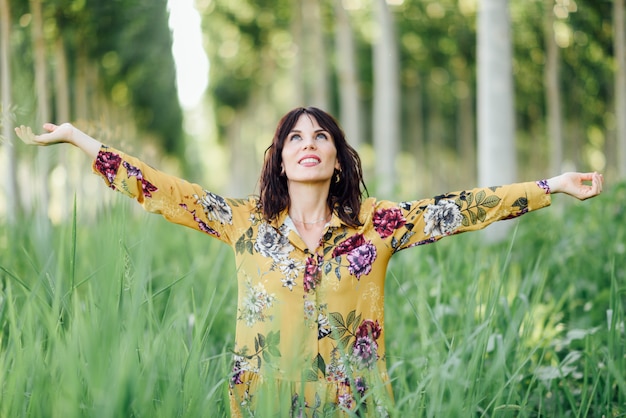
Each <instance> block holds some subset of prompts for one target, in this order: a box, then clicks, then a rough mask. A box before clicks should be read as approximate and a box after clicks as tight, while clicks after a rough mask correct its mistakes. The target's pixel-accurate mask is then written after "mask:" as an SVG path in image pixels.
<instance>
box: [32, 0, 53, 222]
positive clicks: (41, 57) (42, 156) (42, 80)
mask: <svg viewBox="0 0 626 418" xmlns="http://www.w3.org/2000/svg"><path fill="white" fill-rule="evenodd" d="M30 9H31V13H32V16H33V20H32V22H31V32H32V38H33V40H32V43H33V58H34V63H33V65H34V71H35V92H36V98H37V111H36V115H35V125H36V126H41V125H42V124H43V123H44V122H48V121H50V120H51V115H52V112H51V111H50V94H51V91H50V87H49V86H50V84H49V83H48V59H47V52H46V50H47V48H46V40H45V38H44V30H43V27H44V18H43V6H42V3H41V0H30ZM37 159H38V162H37V169H38V171H39V172H40V174H41V175H42V177H43V178H47V176H48V174H49V172H50V170H51V167H52V166H53V162H52V150H50V149H44V150H42V151H41V152H39V153H38V154H37ZM37 196H38V197H39V199H40V200H39V202H38V206H37V209H38V212H39V215H40V216H42V217H44V218H45V217H47V216H48V206H49V202H50V192H49V188H48V184H47V182H42V183H41V185H40V187H39V190H37Z"/></svg>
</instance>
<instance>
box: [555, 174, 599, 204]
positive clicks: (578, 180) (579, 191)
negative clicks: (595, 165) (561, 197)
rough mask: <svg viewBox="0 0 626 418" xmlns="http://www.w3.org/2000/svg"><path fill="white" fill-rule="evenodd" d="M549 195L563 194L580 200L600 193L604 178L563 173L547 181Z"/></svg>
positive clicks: (594, 175)
mask: <svg viewBox="0 0 626 418" xmlns="http://www.w3.org/2000/svg"><path fill="white" fill-rule="evenodd" d="M589 183H590V184H589ZM547 184H548V187H549V188H550V192H551V193H565V194H568V195H570V196H573V197H575V198H577V199H580V200H585V199H589V198H591V197H594V196H597V195H599V194H600V193H601V192H602V186H603V184H604V177H603V176H602V174H599V173H595V172H594V173H563V174H561V175H559V176H556V177H552V178H551V179H548V180H547Z"/></svg>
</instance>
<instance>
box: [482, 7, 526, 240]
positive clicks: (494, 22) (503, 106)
mask: <svg viewBox="0 0 626 418" xmlns="http://www.w3.org/2000/svg"><path fill="white" fill-rule="evenodd" d="M477 26H478V62H477V66H478V106H477V108H478V181H479V184H480V185H481V186H497V185H500V184H507V183H513V182H515V181H516V172H517V167H516V161H515V118H514V105H513V104H514V100H513V97H514V93H513V68H512V62H513V61H512V46H511V43H512V42H511V30H510V19H509V8H508V0H482V1H481V2H480V7H479V11H478V25H477ZM510 226H511V223H510V222H501V223H499V225H494V226H491V227H490V228H489V232H488V236H489V238H490V239H493V240H499V239H503V238H504V236H505V235H506V234H507V233H508V230H509V229H510Z"/></svg>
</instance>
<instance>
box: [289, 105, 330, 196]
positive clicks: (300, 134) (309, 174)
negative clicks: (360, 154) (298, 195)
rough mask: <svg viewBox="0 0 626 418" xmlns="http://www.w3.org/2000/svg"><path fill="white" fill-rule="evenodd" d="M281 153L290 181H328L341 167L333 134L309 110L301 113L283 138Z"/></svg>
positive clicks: (310, 182)
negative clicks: (309, 113)
mask: <svg viewBox="0 0 626 418" xmlns="http://www.w3.org/2000/svg"><path fill="white" fill-rule="evenodd" d="M281 155H282V160H283V162H282V169H283V170H284V173H285V175H286V176H287V180H288V181H289V182H300V183H309V184H315V183H329V182H330V180H331V179H332V177H333V172H334V170H335V169H337V170H339V169H340V166H339V161H338V160H337V148H335V142H334V140H333V138H332V137H331V136H330V133H328V132H327V131H325V130H324V129H322V128H321V127H320V126H319V124H318V123H317V120H315V118H314V117H313V116H311V115H308V114H303V115H302V116H300V118H299V119H298V121H297V122H296V124H295V125H294V127H293V129H292V130H291V131H290V132H289V134H288V135H287V138H285V143H284V145H283V151H282V154H281Z"/></svg>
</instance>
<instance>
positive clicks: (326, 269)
mask: <svg viewBox="0 0 626 418" xmlns="http://www.w3.org/2000/svg"><path fill="white" fill-rule="evenodd" d="M332 268H333V266H332V265H331V264H330V263H324V274H325V275H328V273H330V271H331V270H332Z"/></svg>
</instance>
